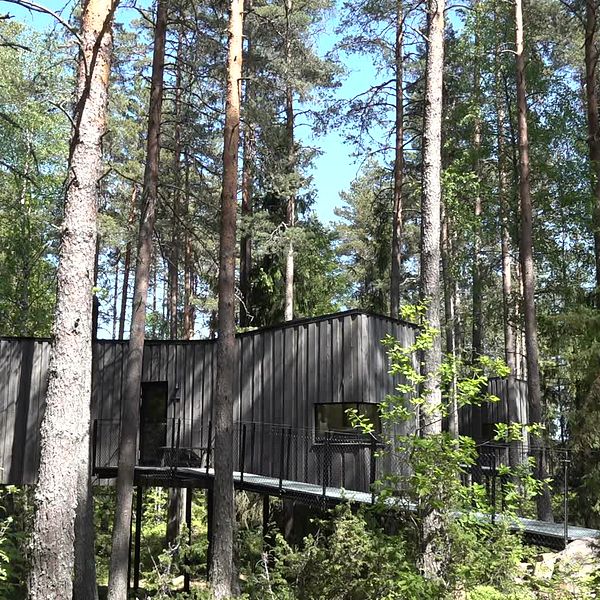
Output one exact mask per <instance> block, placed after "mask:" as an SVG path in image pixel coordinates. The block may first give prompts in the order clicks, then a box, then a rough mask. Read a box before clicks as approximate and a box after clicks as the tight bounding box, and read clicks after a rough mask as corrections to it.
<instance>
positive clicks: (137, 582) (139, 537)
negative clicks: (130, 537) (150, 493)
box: [133, 485, 144, 592]
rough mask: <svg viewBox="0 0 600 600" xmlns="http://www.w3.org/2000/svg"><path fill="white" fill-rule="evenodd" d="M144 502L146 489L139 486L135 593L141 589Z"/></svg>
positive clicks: (136, 500) (134, 564) (136, 496)
mask: <svg viewBox="0 0 600 600" xmlns="http://www.w3.org/2000/svg"><path fill="white" fill-rule="evenodd" d="M143 501H144V488H143V487H142V486H141V485H138V486H137V493H136V495H135V542H134V548H133V553H134V555H133V591H134V592H137V591H138V589H139V587H140V548H141V545H142V511H143Z"/></svg>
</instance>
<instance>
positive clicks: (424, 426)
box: [421, 0, 444, 579]
mask: <svg viewBox="0 0 600 600" xmlns="http://www.w3.org/2000/svg"><path fill="white" fill-rule="evenodd" d="M427 10H428V19H429V27H428V35H427V37H428V44H427V68H426V75H425V77H426V82H425V115H424V116H425V118H424V126H423V197H422V200H421V297H422V299H423V301H424V302H425V303H426V305H427V309H426V313H425V320H426V322H427V324H428V325H429V326H430V327H432V328H434V329H435V330H436V331H437V332H438V334H437V335H436V336H435V337H434V339H433V343H432V346H431V348H430V349H428V350H425V352H424V353H423V361H422V370H423V371H422V372H423V375H425V376H426V377H427V379H426V381H425V383H424V385H423V388H424V389H423V394H424V396H425V397H426V398H427V401H426V402H425V404H424V405H423V406H422V415H421V431H422V434H423V435H435V434H438V433H440V432H441V431H442V420H441V414H440V412H439V408H438V407H439V406H440V404H441V389H440V373H439V371H440V366H441V362H442V346H441V336H440V300H441V298H440V258H441V256H440V254H441V252H440V233H441V232H440V213H441V198H442V187H441V170H442V155H441V145H442V144H441V142H442V83H443V68H444V1H443V0H428V3H427ZM442 529H443V520H442V516H441V514H440V513H439V511H437V510H432V511H431V512H429V513H428V514H427V515H425V516H424V518H423V540H424V544H423V555H422V570H423V574H424V575H425V577H427V578H428V579H439V577H440V576H441V575H442V573H441V568H442V563H443V556H442V553H441V552H440V548H439V541H440V537H441V535H442Z"/></svg>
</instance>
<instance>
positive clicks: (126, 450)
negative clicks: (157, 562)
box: [107, 0, 167, 600]
mask: <svg viewBox="0 0 600 600" xmlns="http://www.w3.org/2000/svg"><path fill="white" fill-rule="evenodd" d="M166 30H167V7H166V3H165V2H164V0H159V2H158V5H157V13H156V25H155V28H154V52H153V57H152V79H151V83H150V106H149V110H148V139H147V147H146V167H145V169H144V189H143V191H142V202H141V210H140V229H139V238H138V255H137V263H136V268H135V284H134V292H133V307H132V313H131V326H130V334H129V352H128V363H127V372H126V375H125V393H124V397H123V406H122V413H121V435H120V440H119V463H118V473H117V483H116V494H117V501H116V510H115V520H114V527H113V536H112V549H111V557H110V571H109V580H108V596H107V597H108V600H124V599H125V598H126V597H127V564H128V555H129V528H130V523H131V503H132V499H133V474H134V468H135V462H136V454H137V452H136V450H137V448H136V446H137V444H136V441H137V433H138V429H139V422H140V411H139V403H140V383H141V379H142V357H143V353H144V338H145V327H146V302H147V296H148V281H149V276H150V263H151V260H152V238H153V234H154V222H155V208H156V198H157V194H158V168H159V155H160V122H161V107H162V98H163V75H164V62H165V40H166Z"/></svg>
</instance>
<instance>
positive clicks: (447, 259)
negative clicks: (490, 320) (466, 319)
mask: <svg viewBox="0 0 600 600" xmlns="http://www.w3.org/2000/svg"><path fill="white" fill-rule="evenodd" d="M441 253H442V277H443V282H444V330H445V334H446V354H448V355H450V356H452V357H453V358H456V339H455V330H454V289H455V285H454V277H453V274H452V267H451V263H452V249H451V244H450V224H449V216H448V211H447V210H446V207H445V206H444V204H443V203H442V239H441ZM456 392H457V381H456V378H454V379H453V381H452V383H451V400H450V403H449V406H448V432H449V433H450V435H452V437H453V438H458V435H459V418H458V417H459V415H458V403H457V396H456Z"/></svg>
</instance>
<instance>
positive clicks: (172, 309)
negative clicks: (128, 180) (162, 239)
mask: <svg viewBox="0 0 600 600" xmlns="http://www.w3.org/2000/svg"><path fill="white" fill-rule="evenodd" d="M182 47H183V34H182V32H181V31H179V33H178V42H177V57H176V59H175V102H174V107H173V108H174V118H175V128H174V136H173V176H174V179H175V188H174V190H173V213H172V215H171V244H170V252H169V254H168V288H169V304H168V314H169V337H170V338H171V339H172V340H176V339H177V338H178V335H177V332H178V322H177V303H178V302H177V300H178V295H179V294H178V292H179V221H180V219H181V215H180V212H181V192H180V190H181V177H180V172H181V61H182V60H183V57H182Z"/></svg>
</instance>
